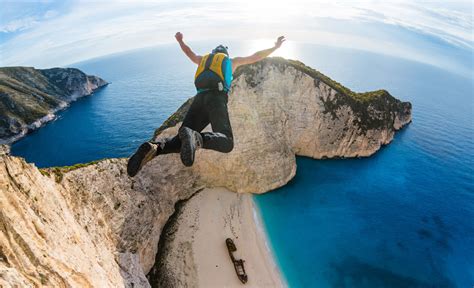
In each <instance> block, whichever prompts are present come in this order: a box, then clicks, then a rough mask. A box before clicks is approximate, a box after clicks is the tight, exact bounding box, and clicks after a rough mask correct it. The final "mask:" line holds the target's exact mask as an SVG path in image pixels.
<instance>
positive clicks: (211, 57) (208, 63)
mask: <svg viewBox="0 0 474 288" xmlns="http://www.w3.org/2000/svg"><path fill="white" fill-rule="evenodd" d="M214 55H215V54H210V55H209V57H207V59H206V64H205V65H204V67H205V68H204V70H209V67H210V66H211V63H212V59H213V58H214Z"/></svg>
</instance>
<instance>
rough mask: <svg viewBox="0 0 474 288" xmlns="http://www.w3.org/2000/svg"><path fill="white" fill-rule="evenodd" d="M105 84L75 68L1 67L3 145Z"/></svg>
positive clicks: (0, 102) (0, 132) (1, 127)
mask: <svg viewBox="0 0 474 288" xmlns="http://www.w3.org/2000/svg"><path fill="white" fill-rule="evenodd" d="M106 84H107V82H106V81H104V80H102V79H100V78H99V77H95V76H89V75H86V74H84V73H83V72H82V71H80V70H78V69H75V68H52V69H35V68H33V67H1V68H0V143H2V142H6V143H9V142H11V141H12V139H14V138H15V137H18V136H21V135H22V134H24V133H25V132H27V130H31V129H35V128H36V127H37V126H39V125H40V124H41V123H39V122H45V121H48V120H51V119H52V113H54V112H55V111H56V110H58V109H61V108H63V107H65V106H66V105H67V104H68V103H69V102H71V101H73V100H75V99H76V98H78V97H81V96H85V95H89V94H91V93H92V92H93V90H94V89H97V88H99V87H101V86H104V85H106ZM45 116H47V117H45ZM38 120H39V121H38ZM36 121H38V122H36ZM35 122H36V123H35ZM33 123H34V125H33Z"/></svg>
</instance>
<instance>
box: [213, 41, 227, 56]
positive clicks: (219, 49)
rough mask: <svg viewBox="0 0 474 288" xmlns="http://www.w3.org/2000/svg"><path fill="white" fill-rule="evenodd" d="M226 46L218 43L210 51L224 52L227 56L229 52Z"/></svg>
mask: <svg viewBox="0 0 474 288" xmlns="http://www.w3.org/2000/svg"><path fill="white" fill-rule="evenodd" d="M227 49H228V48H227V47H226V46H224V45H222V44H221V45H219V46H217V47H216V48H214V49H212V53H213V54H215V53H224V54H225V55H227V56H229V52H228V51H227Z"/></svg>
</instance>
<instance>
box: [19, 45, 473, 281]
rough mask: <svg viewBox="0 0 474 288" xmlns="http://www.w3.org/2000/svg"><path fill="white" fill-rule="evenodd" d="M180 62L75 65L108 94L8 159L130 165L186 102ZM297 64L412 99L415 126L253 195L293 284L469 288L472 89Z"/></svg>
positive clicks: (327, 53) (426, 71)
mask: <svg viewBox="0 0 474 288" xmlns="http://www.w3.org/2000/svg"><path fill="white" fill-rule="evenodd" d="M231 47H232V46H231ZM198 51H199V50H198ZM234 51H235V50H234ZM231 52H232V50H231ZM180 53H181V52H180V51H179V50H178V49H177V47H176V46H174V45H173V46H163V47H161V48H153V49H143V50H139V51H133V52H129V53H122V54H117V55H111V56H108V57H103V58H99V59H95V60H91V61H87V62H83V63H79V64H77V65H74V66H75V67H78V68H80V69H82V70H83V71H85V72H87V73H89V74H95V75H99V76H101V77H103V78H104V79H106V80H107V81H110V82H112V84H111V85H109V86H108V87H106V88H104V89H102V90H100V91H98V92H97V93H95V94H94V95H93V96H91V97H86V98H83V99H80V100H78V101H77V102H76V103H74V104H73V105H71V107H70V108H68V109H67V110H65V111H63V112H61V113H60V117H59V119H58V120H56V121H54V122H53V123H50V124H48V125H46V126H45V127H43V128H41V129H40V130H38V131H36V132H33V133H32V134H30V135H28V136H27V137H26V138H24V139H23V140H21V141H19V142H17V143H15V144H14V145H13V147H12V152H13V154H14V155H20V156H23V157H25V158H26V159H27V160H28V161H30V162H35V163H36V164H37V165H38V166H40V167H44V166H55V165H69V164H73V163H77V162H88V161H91V160H95V159H100V158H106V157H126V156H128V155H129V154H130V153H132V152H133V150H134V149H135V148H136V146H137V145H138V144H139V143H141V142H142V141H144V140H146V139H149V138H150V137H151V135H152V134H153V131H154V129H155V128H156V127H158V126H159V125H160V124H161V123H162V122H163V121H164V120H165V119H166V118H167V116H168V115H170V114H171V113H172V112H174V111H175V110H176V108H178V107H179V105H180V104H181V103H182V102H183V101H184V100H185V99H187V98H188V97H191V96H193V94H194V89H193V85H192V79H193V78H192V77H193V73H194V67H193V64H192V63H191V62H190V61H189V60H187V59H185V58H184V57H183V56H182V55H181V54H180ZM297 55H298V58H299V59H300V60H302V61H303V62H305V63H306V64H307V65H309V66H312V67H314V68H317V69H318V70H320V71H322V72H323V73H325V74H327V75H328V76H330V77H332V78H333V79H335V80H337V81H339V82H341V83H342V84H344V85H346V86H348V87H350V88H351V89H353V90H356V91H367V90H374V89H379V88H385V89H387V90H389V91H390V92H391V93H392V95H394V96H395V97H397V98H399V99H402V100H405V101H411V102H412V104H413V123H412V124H410V125H409V126H408V127H407V128H405V129H404V130H402V131H401V132H399V133H398V134H397V135H396V137H395V140H394V141H393V142H392V143H391V144H390V145H388V146H386V147H384V148H383V149H382V150H381V151H380V152H379V153H377V154H376V155H374V156H373V157H370V158H364V159H344V160H312V159H307V158H298V160H297V164H298V172H297V175H296V177H295V178H294V179H293V180H292V181H291V182H290V183H289V184H288V185H287V186H285V187H283V188H281V189H277V190H275V191H273V192H272V193H267V194H264V195H261V196H256V197H255V199H256V202H257V203H258V206H259V208H260V210H261V214H262V218H263V222H264V225H265V227H266V230H267V232H268V236H269V238H270V241H271V246H272V248H273V250H274V253H275V255H276V256H277V261H278V263H279V266H280V267H281V269H282V271H283V272H284V274H285V277H286V278H287V280H288V282H289V284H290V286H291V287H451V286H452V287H472V285H473V284H474V224H473V222H474V221H473V219H474V179H473V174H474V171H473V170H474V168H473V167H474V165H473V164H474V156H473V151H474V149H473V148H474V139H473V135H474V133H473V132H474V119H473V117H474V116H473V113H474V112H473V106H474V104H473V94H474V91H473V80H472V79H467V78H463V77H462V76H458V75H456V74H452V73H449V72H446V71H442V70H440V69H438V68H435V67H432V66H429V65H425V64H420V63H416V62H410V61H406V60H402V59H398V58H392V57H388V56H383V55H378V54H372V53H368V52H361V51H356V50H347V49H339V48H329V47H322V46H310V45H300V46H298V49H297ZM236 137H238V135H236ZM249 277H252V275H251V272H249Z"/></svg>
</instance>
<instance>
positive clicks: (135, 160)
mask: <svg viewBox="0 0 474 288" xmlns="http://www.w3.org/2000/svg"><path fill="white" fill-rule="evenodd" d="M157 150H158V145H156V144H153V143H150V142H145V143H143V144H142V145H140V147H138V149H137V151H136V152H135V154H133V155H132V157H130V159H128V164H127V173H128V175H129V176H130V177H133V176H135V175H137V173H138V171H140V169H142V167H143V165H145V164H146V163H147V162H148V161H150V160H151V159H153V158H154V157H155V156H156V151H157Z"/></svg>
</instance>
